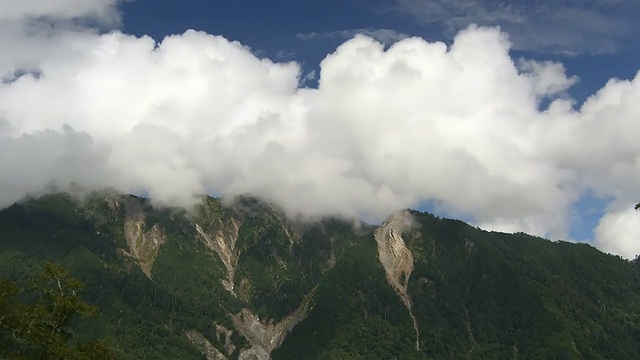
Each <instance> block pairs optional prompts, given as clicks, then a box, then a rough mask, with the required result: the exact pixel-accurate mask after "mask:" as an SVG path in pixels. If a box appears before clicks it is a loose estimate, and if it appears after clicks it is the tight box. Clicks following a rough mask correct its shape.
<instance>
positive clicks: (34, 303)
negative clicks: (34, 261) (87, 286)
mask: <svg viewBox="0 0 640 360" xmlns="http://www.w3.org/2000/svg"><path fill="white" fill-rule="evenodd" d="M82 288H83V284H82V283H81V282H80V281H78V280H76V279H74V278H72V277H71V276H70V275H69V272H68V271H67V270H65V269H63V268H61V267H59V266H57V265H55V264H53V263H50V262H45V263H44V265H43V272H42V273H41V275H40V276H39V277H38V278H37V279H36V280H35V281H33V282H32V283H31V284H30V285H29V286H28V287H27V288H26V289H21V288H20V287H19V286H18V285H17V284H16V283H15V282H13V281H11V280H8V279H4V280H1V281H0V345H1V346H0V358H4V357H5V356H6V357H8V358H9V359H43V360H45V359H46V360H57V359H69V360H84V359H87V360H88V359H101V360H107V359H114V358H115V353H114V351H113V350H112V349H111V348H109V347H108V346H107V344H106V342H105V341H104V340H95V341H91V342H88V343H84V344H83V343H80V342H79V341H77V340H74V339H73V338H72V334H71V332H70V324H71V322H72V320H73V319H74V318H75V317H78V316H80V317H89V316H93V315H96V314H97V313H98V308H97V307H95V306H92V305H89V304H87V303H86V302H84V301H83V300H82V299H81V298H80V297H79V296H78V293H79V291H80V290H82Z"/></svg>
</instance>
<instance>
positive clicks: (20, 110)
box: [0, 27, 640, 256]
mask: <svg viewBox="0 0 640 360" xmlns="http://www.w3.org/2000/svg"><path fill="white" fill-rule="evenodd" d="M0 34H2V33H1V32H0ZM6 35H7V34H6V33H5V34H2V36H5V38H9V37H7V36H6ZM11 36H14V37H15V38H13V41H14V42H16V43H21V44H23V47H22V48H21V49H18V50H16V51H12V52H8V54H5V58H4V59H5V60H4V62H3V63H2V64H4V65H2V67H0V75H2V77H3V78H5V79H10V76H12V75H11V74H13V71H14V70H15V69H25V68H27V67H29V68H31V69H32V70H35V71H37V73H38V74H39V75H38V76H32V75H29V74H27V75H22V76H20V77H17V78H15V79H10V80H11V81H5V83H3V84H0V168H1V169H2V173H0V206H7V205H9V204H10V203H12V202H13V201H15V200H17V199H19V198H20V197H22V196H23V195H24V194H26V193H28V192H33V191H42V190H43V189H46V188H47V186H48V185H49V184H50V183H51V182H52V181H53V182H55V183H56V184H58V185H61V186H65V185H66V184H68V183H70V182H73V183H75V184H77V185H80V186H83V187H87V188H100V187H104V186H111V187H114V188H116V189H118V190H121V191H125V192H132V191H133V192H137V191H145V192H147V193H148V194H150V196H151V197H153V198H154V199H155V200H156V201H159V202H163V203H169V204H177V205H183V206H188V205H189V204H191V203H192V202H193V195H194V194H196V193H201V192H209V193H213V194H241V193H252V194H255V195H259V196H262V197H264V198H267V199H269V200H273V201H276V202H278V203H279V204H281V205H282V206H284V207H285V208H286V209H287V210H288V211H289V212H291V213H292V214H303V215H306V216H322V215H327V214H339V215H344V216H360V217H363V218H366V219H367V220H375V221H379V220H381V219H382V218H384V217H386V216H387V215H388V214H389V213H390V212H391V211H393V210H395V209H397V208H403V207H411V206H416V205H418V204H419V203H420V202H423V201H435V202H437V203H438V204H440V205H441V206H443V207H444V208H446V209H448V210H450V211H452V212H455V213H458V214H464V215H467V216H470V217H472V218H474V219H475V222H476V223H477V224H481V225H483V226H486V227H490V228H493V229H505V230H513V231H516V230H518V231H526V232H532V233H535V234H539V235H550V236H564V235H566V231H567V229H568V226H569V224H568V222H569V219H570V209H571V206H572V204H574V203H575V202H576V201H577V200H578V198H579V197H580V196H581V194H582V193H584V192H586V191H590V192H593V193H594V194H596V195H598V196H603V197H612V198H613V199H614V201H616V203H617V202H619V201H623V200H624V199H627V201H628V199H630V198H633V197H634V196H637V194H638V193H640V186H638V185H637V181H636V179H637V178H638V176H639V175H640V157H638V155H637V154H640V142H637V141H635V139H634V136H635V134H637V133H638V130H640V129H639V127H640V122H639V121H638V119H640V106H639V105H638V104H640V101H639V100H640V99H639V98H640V77H636V79H635V80H632V81H612V82H610V83H609V84H607V86H605V87H604V88H603V89H602V90H601V91H600V92H598V93H597V94H594V95H593V96H592V97H591V98H590V99H589V100H588V101H587V102H586V103H585V104H584V106H582V108H581V109H579V110H577V111H575V110H573V109H572V108H571V106H569V104H570V101H571V100H570V99H565V98H566V95H565V94H564V92H565V90H566V89H567V88H568V87H569V86H571V85H572V84H573V83H574V82H575V79H572V78H571V77H567V76H566V75H565V72H564V68H563V67H562V66H561V65H559V64H556V63H548V62H536V63H534V62H530V61H526V60H521V61H516V62H514V61H513V60H512V59H511V58H510V57H509V42H508V40H507V38H506V36H505V35H504V34H501V33H500V32H499V31H498V30H496V29H491V28H475V27H471V28H469V29H467V30H464V31H462V32H460V33H459V34H458V35H457V36H456V38H455V40H454V42H453V45H452V46H451V47H450V48H448V47H447V46H446V45H445V44H442V43H429V42H427V41H425V40H423V39H419V38H410V39H405V40H402V41H399V42H396V43H395V44H393V45H392V46H390V47H389V48H388V49H387V48H386V47H385V46H384V45H383V44H381V43H379V42H377V41H375V40H373V39H372V38H370V37H366V36H362V35H357V36H356V37H355V38H353V39H351V40H349V41H347V42H345V43H344V44H342V45H341V46H340V47H339V48H338V49H336V51H335V52H334V53H332V54H329V55H328V56H327V57H326V58H325V59H324V61H323V62H322V63H321V70H320V72H319V73H318V74H317V79H318V83H319V86H318V88H317V89H301V88H299V87H298V86H299V83H300V77H301V76H303V75H302V74H301V70H300V67H299V65H298V64H296V63H274V62H272V61H270V60H267V59H260V58H258V57H256V56H255V55H254V54H253V53H252V52H251V51H250V50H249V49H248V48H246V47H244V46H242V45H241V44H239V43H237V42H230V41H228V40H226V39H224V38H222V37H217V36H212V35H209V34H205V33H202V32H195V31H188V32H186V33H184V34H182V35H175V36H171V37H168V38H166V39H164V40H163V41H162V42H161V43H159V44H156V43H155V41H153V40H152V39H151V38H148V37H142V38H137V37H134V36H130V35H126V34H122V33H120V32H117V31H116V32H112V33H109V34H103V35H100V34H98V33H96V32H95V31H93V30H90V29H87V30H83V29H80V28H75V29H71V30H64V29H59V30H56V33H55V36H46V37H45V36H42V34H39V33H36V34H31V35H25V34H11ZM35 45H42V46H43V47H44V49H46V51H43V50H42V49H34V48H32V46H35ZM27 65H28V66H27ZM556 97H559V98H558V99H557V100H555V101H553V102H552V104H551V105H550V108H549V109H548V110H545V111H540V110H539V109H538V107H539V104H540V101H541V99H548V98H551V99H554V98H556ZM633 200H636V199H633ZM612 209H613V208H612ZM616 209H618V208H616ZM616 211H617V210H616ZM617 214H618V213H617V212H615V211H613V210H612V212H610V213H608V215H606V216H605V218H603V220H602V222H601V225H600V227H599V228H598V229H599V230H598V231H597V232H596V234H597V239H596V240H597V244H598V246H600V247H601V248H602V249H611V250H610V251H616V252H618V253H620V254H622V255H624V256H631V255H632V253H633V252H634V251H635V252H639V251H638V250H640V246H639V245H638V244H637V243H634V242H633V241H632V239H633V237H632V236H626V235H625V236H622V235H620V234H615V233H612V232H611V230H610V229H611V228H612V227H611V226H608V225H607V224H609V223H613V224H616V223H615V222H611V221H610V220H608V219H611V218H612V217H615V216H617ZM621 229H622V230H620V231H624V229H626V230H628V231H627V232H625V234H633V233H634V232H633V231H635V230H634V229H633V228H631V227H629V228H624V227H623V228H621ZM612 234H613V235H612ZM614 235H615V236H614Z"/></svg>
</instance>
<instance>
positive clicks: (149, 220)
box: [0, 191, 640, 359]
mask: <svg viewBox="0 0 640 360" xmlns="http://www.w3.org/2000/svg"><path fill="white" fill-rule="evenodd" d="M408 214H410V215H411V224H410V226H406V227H405V228H403V229H402V231H401V234H399V235H400V236H401V239H402V241H403V243H404V246H406V249H407V250H408V252H409V254H410V255H411V258H412V267H411V272H410V274H407V275H402V281H404V283H406V291H407V298H408V299H409V300H408V301H409V304H410V306H409V308H408V307H407V306H406V305H405V304H404V303H403V300H402V298H401V296H399V294H398V293H397V291H395V290H394V288H393V287H392V286H390V283H389V279H388V277H387V276H386V275H385V274H386V273H385V268H384V267H383V264H382V263H381V260H380V254H379V251H380V248H379V246H380V245H379V243H378V245H377V243H376V241H377V240H376V238H375V236H374V233H375V231H376V229H377V228H378V227H377V226H373V225H368V224H364V223H360V222H354V221H347V220H342V219H337V218H327V219H323V220H318V221H313V222H310V221H307V222H302V221H295V220H291V219H288V218H287V217H286V216H285V215H284V213H283V212H282V211H281V210H280V209H278V208H277V207H276V206H273V205H271V204H268V203H265V202H262V201H260V200H258V199H254V198H251V197H241V198H238V199H236V200H235V201H234V202H233V203H229V204H227V203H223V202H221V201H220V200H219V199H215V198H211V197H203V198H202V201H201V204H200V205H199V206H198V207H197V208H196V209H194V210H184V209H178V208H162V207H154V206H152V204H151V203H150V202H149V201H148V200H147V199H144V198H139V197H135V196H131V195H122V194H116V193H114V192H111V191H103V192H96V193H92V194H88V195H87V194H84V195H82V196H81V195H75V194H66V193H58V194H50V195H42V196H34V197H30V198H28V199H25V200H24V201H21V202H19V203H16V204H14V205H13V206H11V207H9V208H6V209H4V210H2V211H0V274H1V276H0V277H1V278H2V279H1V281H2V282H1V283H0V311H1V313H0V345H1V348H0V358H1V359H4V358H7V359H14V358H15V359H21V358H24V359H32V358H34V359H35V358H41V359H85V358H87V359H88V358H91V359H100V358H103V359H238V358H245V359H251V358H256V359H265V358H271V359H637V358H640V261H639V260H638V259H636V260H634V261H628V260H625V259H622V258H620V257H618V256H613V255H609V254H604V253H602V252H600V251H598V250H597V249H595V248H594V247H592V246H590V245H587V244H575V243H569V242H563V241H550V240H546V239H543V238H539V237H533V236H529V235H526V234H522V233H518V234H505V233H497V232H487V231H483V230H481V229H478V228H475V227H472V226H470V225H468V224H466V223H464V222H461V221H458V220H450V219H443V218H439V217H436V216H433V215H431V214H428V213H423V212H418V211H410V212H408ZM409 309H410V310H411V312H410V311H409ZM412 316H413V318H415V321H416V325H417V329H414V325H413V320H412ZM256 329H257V330H256ZM416 343H417V344H418V345H419V346H418V348H416ZM87 354H92V355H91V356H89V355H87ZM251 356H253V357H251Z"/></svg>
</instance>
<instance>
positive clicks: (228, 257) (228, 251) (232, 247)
mask: <svg viewBox="0 0 640 360" xmlns="http://www.w3.org/2000/svg"><path fill="white" fill-rule="evenodd" d="M217 221H218V222H219V224H218V226H217V229H216V230H215V231H214V232H213V233H207V232H205V231H204V229H203V228H202V227H201V226H200V225H199V224H196V231H198V234H200V236H202V238H203V239H204V243H205V245H206V246H207V248H208V249H209V250H212V251H214V252H215V253H216V254H218V257H219V258H220V260H221V261H222V263H223V264H224V267H225V269H226V271H227V278H226V279H222V280H221V281H222V286H224V288H225V289H227V290H228V291H229V292H231V293H232V294H234V295H235V291H234V287H235V284H234V280H233V279H234V277H235V273H236V265H237V264H238V254H237V253H236V241H237V240H238V232H239V231H240V226H241V225H242V222H241V221H240V220H239V219H236V218H233V217H231V218H229V219H228V221H225V222H224V223H223V221H221V220H217Z"/></svg>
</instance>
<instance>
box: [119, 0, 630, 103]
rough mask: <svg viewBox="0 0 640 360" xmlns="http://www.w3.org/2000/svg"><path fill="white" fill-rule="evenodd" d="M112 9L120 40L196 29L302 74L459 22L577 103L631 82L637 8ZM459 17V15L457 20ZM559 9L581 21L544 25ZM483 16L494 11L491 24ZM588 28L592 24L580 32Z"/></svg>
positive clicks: (150, 1)
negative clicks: (572, 81)
mask: <svg viewBox="0 0 640 360" xmlns="http://www.w3.org/2000/svg"><path fill="white" fill-rule="evenodd" d="M430 3H431V4H436V5H435V6H434V5H429V4H430ZM456 3H458V5H455V4H456ZM438 4H444V5H442V6H441V5H438ZM447 4H449V5H448V6H447ZM432 7H436V8H440V9H441V11H440V12H437V11H432V13H433V15H432V16H426V15H424V14H422V12H421V11H424V12H428V10H429V9H430V8H432ZM442 7H443V8H444V9H442ZM121 8H122V11H123V15H124V17H123V20H124V21H123V30H124V31H125V32H127V33H132V34H136V35H139V36H141V35H149V36H152V37H153V38H154V39H156V40H158V41H160V40H162V39H163V38H164V37H165V36H167V35H171V34H181V33H183V32H184V31H186V30H187V29H195V30H200V31H205V32H207V33H210V34H216V35H222V36H224V37H226V38H228V39H229V40H237V41H240V42H241V43H242V44H244V45H248V46H250V47H251V48H252V49H253V50H254V51H255V52H256V53H257V54H260V55H261V56H266V57H269V58H271V59H273V60H276V61H278V60H293V61H298V62H302V63H303V64H304V66H305V68H307V69H311V70H312V69H315V67H317V65H318V64H319V62H320V61H321V60H322V59H323V58H324V56H326V55H327V54H328V53H329V52H331V51H333V50H335V48H336V47H337V46H338V45H339V44H341V43H342V42H344V41H345V40H347V39H348V38H349V37H350V36H351V35H352V34H353V33H355V32H365V31H364V30H370V31H375V30H380V29H387V30H393V31H395V32H397V33H398V34H404V35H407V36H419V37H423V38H425V39H427V40H430V41H445V42H449V43H450V41H451V39H452V36H453V35H454V34H455V32H457V31H458V30H460V29H463V28H465V27H466V26H468V25H469V24H472V23H475V24H478V25H485V26H500V27H501V28H502V29H503V30H505V31H507V32H509V31H510V30H512V31H513V32H514V34H513V35H512V37H511V40H512V41H513V42H514V48H515V49H516V50H513V51H512V56H513V57H514V58H518V57H526V58H531V59H539V60H553V61H561V62H562V63H563V64H564V65H565V67H566V68H567V72H568V73H569V74H572V75H577V76H578V77H579V78H580V82H579V83H578V84H577V85H576V86H574V87H573V88H571V89H570V94H571V95H572V96H573V97H574V98H575V99H576V100H578V101H579V102H581V101H583V100H584V99H585V97H587V96H589V95H591V94H593V93H594V92H595V91H596V90H597V89H599V88H601V87H602V86H603V85H604V84H605V83H606V82H607V81H608V80H609V79H610V78H612V77H617V78H622V79H629V78H632V77H633V76H635V74H636V72H637V71H638V64H640V35H638V34H640V25H638V24H637V23H638V22H637V21H636V19H638V18H640V2H638V1H633V0H627V1H608V0H600V1H593V0H592V1H537V2H531V1H520V0H519V1H506V2H499V1H479V0H454V1H429V0H426V1H425V0H407V1H402V0H400V1H379V0H378V1H363V0H342V1H338V0H329V1H319V0H312V1H304V2H301V1H275V2H268V3H267V2H264V1H258V0H254V1H244V0H243V1H207V0H190V1H185V2H180V1H172V0H136V1H131V2H129V3H125V4H124V5H123V6H122V7H121ZM505 8H506V9H508V10H505ZM423 9H424V10H423ZM465 9H466V10H468V11H469V12H468V13H465ZM479 9H482V11H480V10H479ZM561 11H566V12H567V13H569V14H579V15H580V16H581V17H577V16H576V17H574V18H569V19H560V20H553V19H549V18H547V16H548V14H549V13H553V12H561ZM484 12H486V13H489V14H490V13H491V12H494V14H495V15H496V16H495V19H492V18H491V17H490V16H488V15H487V14H484ZM511 13H517V14H519V16H520V17H521V19H518V20H517V21H509V16H508V15H509V14H511ZM452 18H454V19H457V20H455V21H454V20H452ZM589 20H591V21H594V22H597V23H598V24H599V25H596V24H590V23H589V22H588V21H589ZM582 21H585V22H584V23H581V22H582ZM452 23H453V24H452ZM576 23H577V24H576ZM609 23H611V24H609ZM615 24H617V25H618V26H613V25H615ZM538 28H544V29H545V31H544V32H545V33H549V34H551V35H550V36H549V38H545V42H544V43H539V42H536V41H531V40H527V36H525V35H523V33H524V34H526V32H527V31H528V30H533V31H534V32H535V30H536V29H538ZM349 31H352V32H349ZM341 32H342V34H341ZM312 33H316V34H318V36H317V37H316V38H313V39H309V40H302V39H301V37H302V36H301V34H304V35H308V34H312Z"/></svg>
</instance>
